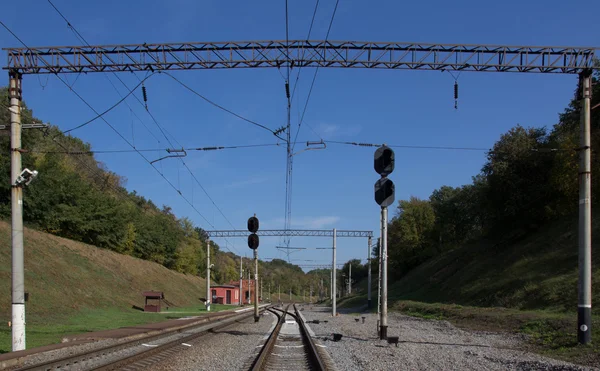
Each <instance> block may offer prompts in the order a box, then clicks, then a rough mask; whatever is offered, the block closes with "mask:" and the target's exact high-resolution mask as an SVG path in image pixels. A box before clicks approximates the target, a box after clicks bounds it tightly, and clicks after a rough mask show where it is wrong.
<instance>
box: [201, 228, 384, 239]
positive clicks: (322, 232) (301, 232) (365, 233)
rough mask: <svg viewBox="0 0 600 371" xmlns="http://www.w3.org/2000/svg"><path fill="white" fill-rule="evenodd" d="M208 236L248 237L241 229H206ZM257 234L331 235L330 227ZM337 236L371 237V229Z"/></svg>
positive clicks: (277, 230) (339, 233) (290, 235)
mask: <svg viewBox="0 0 600 371" xmlns="http://www.w3.org/2000/svg"><path fill="white" fill-rule="evenodd" d="M206 234H207V235H208V236H209V237H212V238H215V237H223V238H226V237H248V235H249V233H248V232H247V231H243V230H224V231H206ZM256 234H257V235H259V236H265V237H266V236H269V237H333V234H334V232H333V230H332V229H262V230H259V231H257V232H256ZM336 235H337V237H373V231H341V230H340V231H337V234H336Z"/></svg>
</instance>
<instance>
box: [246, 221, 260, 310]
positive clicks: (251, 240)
mask: <svg viewBox="0 0 600 371" xmlns="http://www.w3.org/2000/svg"><path fill="white" fill-rule="evenodd" d="M258 226H259V222H258V218H257V217H256V214H254V216H251V217H250V218H248V231H249V232H250V233H251V234H250V235H249V236H248V247H249V248H251V249H252V250H254V322H258V320H259V319H260V317H259V316H258V242H259V239H258V235H257V234H256V232H258Z"/></svg>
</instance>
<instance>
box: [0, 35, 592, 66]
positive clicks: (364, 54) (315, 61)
mask: <svg viewBox="0 0 600 371" xmlns="http://www.w3.org/2000/svg"><path fill="white" fill-rule="evenodd" d="M4 50H6V52H7V54H8V66H7V67H6V69H9V70H14V71H18V72H20V73H22V74H32V73H36V74H39V73H53V74H56V73H81V72H119V71H133V72H135V71H166V70H190V69H213V68H256V67H279V68H280V67H287V66H290V67H292V68H293V67H317V66H319V67H342V68H383V69H418V70H444V69H449V70H456V71H459V70H460V71H488V72H541V73H580V72H581V71H583V70H585V69H588V68H593V66H594V53H595V48H591V47H556V46H502V45H460V44H426V43H393V42H358V41H319V40H310V41H309V40H290V41H289V43H286V42H285V41H241V42H233V41H225V42H195V43H166V44H146V43H144V44H131V45H97V46H48V47H32V48H4Z"/></svg>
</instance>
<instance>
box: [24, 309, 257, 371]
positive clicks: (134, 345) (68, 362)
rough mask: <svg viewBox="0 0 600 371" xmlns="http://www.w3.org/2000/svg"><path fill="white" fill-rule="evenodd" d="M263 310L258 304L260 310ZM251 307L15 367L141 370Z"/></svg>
mask: <svg viewBox="0 0 600 371" xmlns="http://www.w3.org/2000/svg"><path fill="white" fill-rule="evenodd" d="M264 310H266V308H262V309H261V312H263V311H264ZM253 315H254V313H253V312H252V311H249V312H245V313H243V314H236V315H231V316H226V317H219V318H218V319H214V320H212V321H209V322H208V323H202V324H198V325H191V326H188V327H186V328H184V329H178V330H173V331H169V332H165V333H162V334H158V335H153V336H149V337H144V338H142V339H136V340H131V341H126V342H123V343H120V344H116V345H111V346H107V347H103V348H99V349H94V350H91V351H89V352H85V353H79V354H76V355H73V356H69V357H65V358H61V359H58V360H54V361H50V362H44V363H40V364H35V365H31V366H26V367H22V368H19V369H18V370H17V371H50V370H71V371H76V370H96V371H100V370H102V371H107V370H128V371H133V370H143V369H145V368H147V367H148V366H150V365H152V364H155V363H158V362H160V361H162V360H164V359H165V358H168V357H170V356H172V355H174V354H176V353H177V352H179V351H181V350H183V349H185V348H186V347H188V346H190V344H188V343H191V342H193V341H195V340H196V339H198V338H200V337H202V336H203V335H206V334H207V333H210V332H211V331H214V330H217V329H222V328H225V327H228V326H231V325H234V324H236V323H237V322H240V321H243V320H245V319H247V318H250V317H253Z"/></svg>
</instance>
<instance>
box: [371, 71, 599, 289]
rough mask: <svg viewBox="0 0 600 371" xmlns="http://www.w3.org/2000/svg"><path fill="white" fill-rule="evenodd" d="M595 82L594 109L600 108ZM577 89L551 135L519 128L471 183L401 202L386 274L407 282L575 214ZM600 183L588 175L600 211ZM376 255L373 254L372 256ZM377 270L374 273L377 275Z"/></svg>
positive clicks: (595, 133) (595, 114)
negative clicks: (467, 252) (457, 256)
mask: <svg viewBox="0 0 600 371" xmlns="http://www.w3.org/2000/svg"><path fill="white" fill-rule="evenodd" d="M598 77H600V76H599V75H598V74H596V75H595V76H594V85H593V86H594V88H593V94H592V97H593V98H592V107H594V106H595V105H597V104H598V102H599V101H600V85H599V84H597V81H598ZM579 91H580V90H579V88H578V89H577V90H576V93H575V97H574V98H573V99H572V101H571V102H570V104H569V106H568V107H567V108H566V109H565V110H564V111H563V112H562V113H560V114H559V120H558V123H557V124H555V125H553V126H552V127H551V128H547V127H541V128H532V127H524V126H522V125H517V126H515V127H513V128H512V129H510V130H509V131H508V132H507V133H505V134H503V135H502V136H501V137H500V139H499V140H498V141H497V142H496V143H495V144H494V146H493V148H491V150H490V151H488V152H487V155H486V162H485V163H484V165H483V167H482V168H481V171H480V172H479V174H477V175H475V176H474V177H473V178H472V182H471V183H469V184H466V185H463V186H460V187H450V186H442V187H440V188H438V189H436V190H434V191H433V192H432V193H431V195H430V196H429V198H428V199H420V198H418V197H410V198H409V199H407V200H400V201H399V202H398V204H397V209H396V210H395V211H396V212H395V216H394V217H393V218H392V220H391V221H390V223H389V229H388V233H389V234H388V248H389V266H390V274H391V275H392V276H393V277H395V278H398V277H401V276H403V275H405V274H406V273H407V272H408V271H410V270H411V269H412V268H414V267H416V266H418V265H419V264H421V263H423V262H424V261H426V260H428V259H430V258H432V257H434V256H436V255H438V254H441V253H443V252H444V251H447V250H450V249H454V248H456V247H458V246H460V245H461V244H464V243H467V242H469V241H472V240H476V239H480V238H490V239H494V240H497V241H498V240H499V241H504V242H506V241H514V240H516V239H520V238H523V237H524V236H526V235H528V234H529V233H531V232H532V231H535V230H536V229H538V228H539V227H540V226H542V225H543V224H545V223H548V222H551V221H553V220H557V219H559V218H562V217H572V216H573V215H575V213H576V212H577V209H578V191H579V186H578V172H579V170H578V169H579V148H580V144H579V131H580V129H579V126H580V101H579V99H578V95H579ZM599 129H600V109H595V110H593V111H592V117H591V132H592V134H591V147H592V149H593V150H592V174H598V172H599V171H600V162H599V161H598V160H599V157H598V153H597V151H596V150H594V149H596V148H599V144H600V131H599ZM598 196H600V177H597V176H596V177H593V176H592V202H593V205H596V204H598ZM374 253H375V255H378V249H377V248H376V249H374ZM376 268H377V267H376V266H375V269H376Z"/></svg>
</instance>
